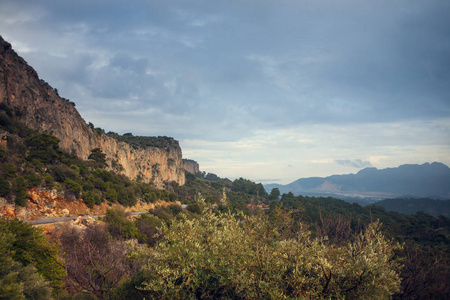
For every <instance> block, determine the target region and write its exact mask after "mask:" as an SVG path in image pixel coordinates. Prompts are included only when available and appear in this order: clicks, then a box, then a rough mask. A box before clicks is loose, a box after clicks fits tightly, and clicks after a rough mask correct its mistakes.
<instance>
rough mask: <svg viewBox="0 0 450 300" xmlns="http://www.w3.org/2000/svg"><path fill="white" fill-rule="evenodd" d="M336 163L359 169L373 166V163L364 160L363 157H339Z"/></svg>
mask: <svg viewBox="0 0 450 300" xmlns="http://www.w3.org/2000/svg"><path fill="white" fill-rule="evenodd" d="M336 163H338V164H340V165H343V166H349V167H353V168H358V169H362V168H367V167H372V164H371V163H370V162H369V161H363V160H361V159H353V160H350V159H337V160H336Z"/></svg>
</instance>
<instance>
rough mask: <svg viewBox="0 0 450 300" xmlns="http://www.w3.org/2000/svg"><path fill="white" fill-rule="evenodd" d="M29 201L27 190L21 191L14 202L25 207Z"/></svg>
mask: <svg viewBox="0 0 450 300" xmlns="http://www.w3.org/2000/svg"><path fill="white" fill-rule="evenodd" d="M27 200H28V195H27V192H26V191H25V190H20V191H18V192H17V195H16V199H15V200H14V202H15V203H16V205H19V206H22V207H25V206H27Z"/></svg>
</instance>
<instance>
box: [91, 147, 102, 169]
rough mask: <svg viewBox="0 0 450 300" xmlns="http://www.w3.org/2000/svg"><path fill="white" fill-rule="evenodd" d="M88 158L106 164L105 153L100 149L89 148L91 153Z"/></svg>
mask: <svg viewBox="0 0 450 300" xmlns="http://www.w3.org/2000/svg"><path fill="white" fill-rule="evenodd" d="M88 159H92V160H93V161H95V162H97V163H98V164H100V165H101V166H106V154H105V153H103V151H102V149H100V148H94V149H92V150H91V154H89V156H88Z"/></svg>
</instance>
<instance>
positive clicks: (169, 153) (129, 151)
mask: <svg viewBox="0 0 450 300" xmlns="http://www.w3.org/2000/svg"><path fill="white" fill-rule="evenodd" d="M0 103H5V104H7V105H8V106H10V107H11V108H12V109H13V110H14V111H15V112H16V115H18V116H19V117H20V119H21V120H22V121H23V122H24V123H25V124H26V125H27V126H29V127H30V128H33V129H37V130H39V131H47V132H48V133H51V134H53V135H55V136H56V137H58V138H59V139H60V140H61V142H60V147H61V148H62V149H64V150H66V151H69V152H71V151H74V152H75V153H76V154H77V156H78V157H79V158H81V159H84V160H85V159H87V158H88V156H89V154H90V153H91V150H92V149H94V148H100V149H102V150H103V152H104V153H105V154H106V160H107V163H108V165H109V168H110V169H113V168H112V167H113V165H114V166H116V165H117V164H120V165H122V167H123V168H122V169H121V170H120V169H117V168H115V169H116V171H119V172H120V173H122V174H124V175H125V176H127V177H128V178H130V179H136V178H138V176H140V177H141V178H142V180H143V181H145V182H153V183H154V184H155V185H156V186H158V187H163V185H164V182H170V181H175V182H177V183H178V184H180V185H183V184H184V183H185V177H184V165H183V162H182V153H181V148H180V146H179V144H178V143H176V146H172V147H169V148H157V147H147V148H145V149H135V148H133V147H131V146H130V145H129V144H127V143H125V142H122V141H118V140H116V139H114V138H112V137H110V136H107V135H105V134H99V133H98V132H96V131H95V130H94V129H93V128H91V127H90V126H88V125H87V124H86V122H85V121H84V120H83V118H82V117H81V116H80V114H79V113H78V111H77V110H76V108H75V104H74V103H72V102H70V101H68V100H66V99H63V98H61V97H59V96H58V95H57V93H56V92H55V90H54V89H53V88H52V87H51V86H50V85H49V84H48V83H46V82H45V81H43V80H42V79H39V76H38V74H37V73H36V71H35V70H34V69H33V68H32V67H30V66H29V65H28V64H27V63H26V62H25V60H24V59H23V58H21V57H20V56H18V55H17V54H16V53H15V52H14V50H13V49H12V47H11V45H10V44H9V43H7V42H6V41H4V40H3V38H2V37H1V36H0Z"/></svg>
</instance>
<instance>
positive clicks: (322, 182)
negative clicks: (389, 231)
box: [265, 162, 450, 198]
mask: <svg viewBox="0 0 450 300" xmlns="http://www.w3.org/2000/svg"><path fill="white" fill-rule="evenodd" d="M265 188H266V189H267V190H271V189H272V188H279V189H280V192H282V193H287V192H292V193H294V194H296V195H300V194H302V195H328V196H334V197H338V198H339V197H341V198H342V197H362V198H389V197H399V196H412V197H440V198H450V168H449V167H447V166H446V165H444V164H442V163H438V162H434V163H432V164H429V163H425V164H423V165H401V166H399V167H398V168H387V169H382V170H378V169H376V168H365V169H363V170H361V171H359V172H358V173H356V174H347V175H333V176H329V177H325V178H320V177H312V178H301V179H298V180H296V181H294V182H292V183H290V184H287V185H276V184H270V185H266V186H265Z"/></svg>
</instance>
